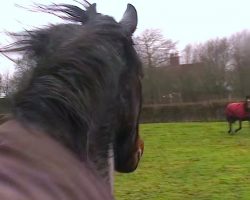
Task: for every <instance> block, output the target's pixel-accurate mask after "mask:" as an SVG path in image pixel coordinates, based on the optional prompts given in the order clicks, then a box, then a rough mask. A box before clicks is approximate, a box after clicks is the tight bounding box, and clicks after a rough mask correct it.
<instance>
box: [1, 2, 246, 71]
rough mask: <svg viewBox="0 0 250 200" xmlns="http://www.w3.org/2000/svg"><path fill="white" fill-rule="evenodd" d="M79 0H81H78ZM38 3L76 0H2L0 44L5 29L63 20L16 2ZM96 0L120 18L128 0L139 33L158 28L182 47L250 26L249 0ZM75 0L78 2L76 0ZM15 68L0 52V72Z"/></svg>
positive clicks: (100, 9) (104, 10) (3, 41)
mask: <svg viewBox="0 0 250 200" xmlns="http://www.w3.org/2000/svg"><path fill="white" fill-rule="evenodd" d="M79 1H80V0H79ZM33 2H35V3H43V4H50V3H72V2H73V3H74V1H73V0H33V1H32V0H6V1H1V12H0V44H6V43H7V42H10V41H11V40H9V39H7V38H6V36H5V35H4V32H5V31H22V30H24V28H26V29H29V28H32V27H39V26H41V25H46V24H48V23H57V22H59V21H60V20H59V19H57V18H56V17H54V16H51V15H48V14H41V13H32V12H28V11H27V10H24V9H21V8H18V7H16V6H15V4H19V5H23V6H30V5H32V4H33ZM89 2H90V3H97V10H98V12H101V13H103V14H108V15H111V16H113V17H114V18H115V19H116V20H120V18H121V17H122V15H123V12H124V10H125V9H126V5H127V3H132V4H133V5H134V6H135V7H136V9H137V12H138V18H139V24H138V29H137V31H136V34H140V33H141V32H142V31H143V30H144V29H147V28H157V29H161V30H162V31H163V34H164V35H165V36H166V38H169V39H172V40H173V41H177V42H178V45H177V47H178V50H179V51H181V50H182V49H183V48H184V47H185V45H187V44H188V43H199V42H205V41H207V40H209V39H212V38H216V37H220V38H221V37H227V36H230V35H232V34H234V33H236V32H239V31H242V30H244V29H250V11H249V10H250V0H209V1H208V0H154V1H150V0H148V1H146V0H95V1H94V0H89ZM74 4H75V3H74ZM6 71H10V72H13V64H12V63H11V62H9V61H7V59H6V58H4V57H3V56H0V73H3V72H6Z"/></svg>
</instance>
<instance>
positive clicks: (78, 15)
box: [1, 2, 144, 188]
mask: <svg viewBox="0 0 250 200" xmlns="http://www.w3.org/2000/svg"><path fill="white" fill-rule="evenodd" d="M85 3H86V4H88V5H87V6H85V8H86V10H82V9H81V8H79V7H77V6H73V5H68V4H61V5H53V6H41V7H39V9H40V10H42V11H44V12H49V13H52V14H55V15H57V16H60V17H61V18H63V19H66V20H69V21H71V23H65V24H58V25H51V26H49V27H47V28H41V29H37V30H31V31H26V32H25V33H22V34H13V35H14V36H15V37H16V40H17V41H16V42H15V43H13V44H12V45H10V46H8V47H6V48H3V49H1V52H2V53H5V54H6V53H11V52H21V53H22V55H23V57H24V60H25V62H24V63H28V64H29V65H30V72H29V76H28V77H29V78H28V80H26V79H27V76H25V79H21V80H23V82H21V83H20V84H19V86H21V87H19V88H18V90H17V92H16V94H15V95H13V97H12V99H11V102H12V116H13V117H12V123H14V124H15V123H20V124H22V126H23V127H27V128H28V129H30V130H32V131H36V130H38V131H40V132H41V133H44V134H48V135H49V136H51V137H52V138H54V140H56V141H59V142H60V143H61V144H63V145H64V147H66V148H67V149H68V150H70V151H71V152H73V154H74V155H75V156H76V157H77V159H78V160H80V161H81V162H84V163H87V165H89V166H91V168H92V169H93V171H96V172H97V173H98V175H99V176H100V177H102V179H103V180H104V182H106V183H107V185H109V186H110V187H111V188H112V182H113V181H112V176H113V170H114V169H115V170H116V171H118V172H132V171H134V170H135V169H136V168H137V166H138V163H139V161H140V158H141V156H142V154H143V148H144V144H143V140H142V139H141V138H140V136H139V115H140V110H141V82H140V80H141V78H142V66H141V62H140V60H139V57H138V55H137V53H136V51H135V49H134V47H133V41H132V38H131V37H132V34H133V32H134V31H135V29H136V26H137V13H136V10H135V8H134V7H133V6H132V5H130V4H128V6H127V10H126V11H125V13H124V15H123V18H122V19H121V21H120V22H116V21H115V20H114V19H113V18H112V17H109V16H106V15H102V14H100V13H97V12H96V4H92V5H91V4H89V3H88V2H85ZM6 123H8V121H7V122H6ZM13 131H14V130H13ZM16 131H17V132H18V130H16ZM32 131H31V132H32ZM23 137H25V135H24V136H23ZM41 142H42V141H41ZM51 153H53V152H51ZM59 156H61V155H59ZM43 159H46V157H45V158H43ZM48 162H49V161H48ZM62 167H63V166H62Z"/></svg>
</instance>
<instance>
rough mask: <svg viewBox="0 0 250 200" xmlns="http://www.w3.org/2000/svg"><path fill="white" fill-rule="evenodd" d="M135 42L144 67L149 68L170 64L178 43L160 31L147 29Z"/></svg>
mask: <svg viewBox="0 0 250 200" xmlns="http://www.w3.org/2000/svg"><path fill="white" fill-rule="evenodd" d="M134 41H135V44H136V50H137V52H138V53H139V55H140V56H141V59H142V61H143V64H144V66H146V67H149V68H150V67H157V66H160V65H163V64H165V65H166V64H168V62H169V57H170V53H171V52H174V51H175V48H176V47H175V45H176V43H175V42H173V41H172V40H170V39H166V38H165V37H164V36H163V34H162V33H161V31H160V30H158V29H147V30H145V31H144V32H143V33H142V34H141V35H140V36H138V37H135V38H134Z"/></svg>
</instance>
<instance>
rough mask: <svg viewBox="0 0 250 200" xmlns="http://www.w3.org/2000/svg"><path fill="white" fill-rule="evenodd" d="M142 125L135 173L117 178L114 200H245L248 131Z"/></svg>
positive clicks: (249, 191)
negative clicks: (142, 146) (141, 153)
mask: <svg viewBox="0 0 250 200" xmlns="http://www.w3.org/2000/svg"><path fill="white" fill-rule="evenodd" d="M227 128H228V127H227V124H226V123H223V122H216V123H214V122H209V123H165V124H160V123H158V124H157V123H156V124H143V125H141V134H142V137H143V138H144V141H145V152H144V156H143V159H142V161H141V163H140V166H139V168H138V169H137V171H136V172H134V173H131V174H116V177H115V179H116V181H115V194H116V199H117V200H183V199H184V200H185V199H197V200H217V199H221V200H241V199H244V200H245V199H249V200H250V125H249V124H248V123H247V122H245V123H243V129H242V130H241V131H240V132H239V133H237V134H235V135H228V134H227Z"/></svg>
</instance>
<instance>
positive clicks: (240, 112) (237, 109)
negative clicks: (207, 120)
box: [226, 102, 250, 119]
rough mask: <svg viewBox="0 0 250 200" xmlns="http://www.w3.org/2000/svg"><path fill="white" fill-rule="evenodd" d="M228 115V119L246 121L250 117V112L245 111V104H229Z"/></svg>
mask: <svg viewBox="0 0 250 200" xmlns="http://www.w3.org/2000/svg"><path fill="white" fill-rule="evenodd" d="M226 115H227V116H228V117H236V118H238V119H244V118H249V117H250V112H246V111H245V107H244V102H238V103H229V104H228V105H227V107H226Z"/></svg>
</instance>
